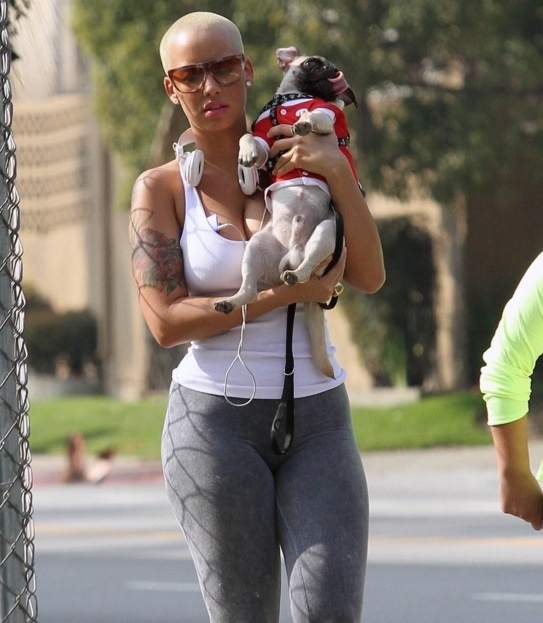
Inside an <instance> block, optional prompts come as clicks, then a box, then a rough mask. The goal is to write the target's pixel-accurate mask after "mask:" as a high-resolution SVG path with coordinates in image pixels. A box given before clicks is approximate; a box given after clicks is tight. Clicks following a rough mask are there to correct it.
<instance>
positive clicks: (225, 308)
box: [214, 301, 234, 314]
mask: <svg viewBox="0 0 543 623" xmlns="http://www.w3.org/2000/svg"><path fill="white" fill-rule="evenodd" d="M214 307H215V311H218V312H222V313H223V314H229V313H230V312H231V311H233V310H234V306H233V305H232V303H230V302H229V301H218V302H217V303H215V305H214Z"/></svg>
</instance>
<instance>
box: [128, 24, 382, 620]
mask: <svg viewBox="0 0 543 623" xmlns="http://www.w3.org/2000/svg"><path fill="white" fill-rule="evenodd" d="M160 53H161V59H162V63H163V66H164V70H165V72H166V77H165V78H164V86H165V90H166V93H167V95H168V97H169V98H170V100H171V101H172V102H173V104H175V105H180V106H181V107H182V109H183V112H184V114H185V116H186V118H187V120H188V122H189V124H190V129H191V131H192V134H193V137H194V142H195V146H196V147H197V148H198V149H199V150H200V152H201V155H202V156H203V175H202V177H201V180H200V181H198V180H197V179H196V181H195V180H194V178H193V177H192V174H190V175H189V173H188V171H187V170H185V168H184V165H185V164H187V162H186V161H185V162H184V163H183V162H181V167H180V163H179V162H178V161H176V160H174V161H172V162H170V163H168V164H166V165H164V166H161V167H158V168H156V169H152V170H150V171H146V172H145V173H143V174H142V175H141V176H140V177H139V178H138V180H137V181H136V184H135V186H134V193H133V201H132V212H131V216H132V241H133V248H134V252H133V266H134V274H135V279H136V285H137V290H138V296H139V301H140V304H141V309H142V312H143V315H144V317H145V319H146V321H147V324H148V325H149V328H150V330H151V332H152V333H153V335H154V337H155V338H156V339H157V341H158V342H159V343H160V344H161V345H163V346H166V347H169V346H173V345H176V344H181V343H184V342H188V341H190V342H191V347H190V349H189V352H188V354H187V355H186V356H185V357H184V358H183V360H182V361H181V363H180V364H179V366H178V367H177V368H176V369H175V370H174V372H173V382H172V386H171V390H170V399H169V405H168V412H167V415H166V422H165V425H164V434H163V441H162V456H163V465H164V474H165V481H166V488H167V491H168V495H169V498H170V501H171V504H172V507H173V509H174V512H175V514H176V516H177V518H178V520H179V523H180V525H181V527H182V529H183V532H184V534H185V537H186V539H187V543H188V545H189V548H190V551H191V554H192V557H193V560H194V563H195V566H196V570H197V573H198V577H199V581H200V586H201V590H202V594H203V597H204V600H205V603H206V607H207V610H208V613H209V617H210V620H211V621H212V622H214V623H218V622H220V623H226V622H235V623H244V622H246V623H249V622H251V623H253V622H254V623H257V622H258V623H268V622H269V623H272V622H277V621H278V617H279V597H280V551H282V553H283V555H284V559H285V564H286V569H287V574H288V578H289V590H290V598H291V609H292V615H293V618H294V620H295V621H296V622H308V621H312V622H313V623H315V622H320V621H322V622H324V621H338V622H339V621H342V622H345V623H347V622H352V623H355V622H356V623H358V621H359V620H360V614H361V605H362V593H363V583H364V572H365V564H366V549H367V513H368V504H367V490H366V484H365V478H364V473H363V470H362V466H361V461H360V456H359V453H358V451H357V448H356V445H355V441H354V436H353V432H352V427H351V423H350V411H349V404H348V398H347V396H346V392H345V389H344V385H343V380H344V371H343V370H341V368H340V367H339V366H338V364H337V361H335V359H333V349H332V348H331V347H330V346H329V354H330V355H331V356H332V360H333V365H334V370H335V377H336V378H334V379H330V378H328V377H324V376H323V375H322V374H320V373H319V372H318V370H317V369H316V368H315V366H314V364H313V362H312V360H311V355H310V348H309V343H308V334H307V327H306V326H305V320H304V315H303V314H302V313H298V314H296V317H295V326H294V334H293V350H294V356H295V362H296V387H295V421H296V434H295V436H294V441H293V443H292V447H291V449H290V450H289V451H288V452H287V453H286V454H285V455H279V454H276V453H274V451H273V449H272V445H271V443H270V428H271V423H272V421H273V418H274V415H275V411H276V409H277V404H278V401H279V398H280V396H281V389H282V385H283V370H284V359H285V323H286V306H288V305H289V304H290V303H300V302H305V301H313V302H325V301H327V300H329V299H330V297H331V295H332V293H333V291H334V288H335V286H336V284H337V283H338V282H339V281H340V279H342V278H343V279H345V280H346V281H348V282H349V283H350V284H351V285H352V286H354V287H355V288H357V289H359V290H361V291H364V292H374V291H376V290H377V289H378V288H379V287H380V286H381V285H382V283H383V280H384V269H383V260H382V252H381V246H380V241H379V236H378V233H377V230H376V227H375V224H374V222H373V220H372V218H371V215H370V213H369V211H368V208H367V205H366V203H365V201H364V198H363V197H362V195H361V193H360V191H359V188H358V185H357V182H356V180H355V179H354V177H353V175H352V174H351V172H350V169H349V163H348V161H347V159H346V158H345V157H344V155H343V154H342V153H341V151H340V149H339V147H338V146H337V141H336V140H335V139H334V138H330V137H327V138H325V137H317V136H309V137H305V138H301V137H292V138H288V139H281V140H278V141H277V142H276V144H275V147H274V152H273V153H272V155H275V154H277V153H279V152H280V151H281V152H284V154H283V155H282V156H281V157H280V158H279V160H278V163H277V165H276V171H277V172H279V173H285V172H288V171H290V170H292V169H294V168H300V167H301V168H304V169H307V170H310V171H314V172H316V173H321V174H322V175H324V176H325V177H326V179H327V181H328V183H329V186H330V189H331V193H332V198H333V201H334V203H335V205H336V208H337V209H338V211H340V212H341V214H342V216H343V219H344V222H345V232H346V245H345V246H346V249H347V250H348V253H347V252H346V250H344V251H343V253H342V255H341V258H340V260H339V261H338V262H337V264H336V265H335V266H334V267H333V268H332V269H331V270H330V271H329V272H328V273H327V274H326V275H325V276H324V277H321V278H318V277H316V276H312V277H311V279H310V280H309V282H307V283H304V284H298V285H295V286H286V285H280V286H277V287H273V288H270V289H268V290H263V291H260V292H259V294H258V298H257V300H256V301H255V302H254V303H251V304H250V305H248V306H247V307H246V310H241V311H240V310H236V311H234V312H232V314H229V315H225V314H221V313H218V312H216V311H215V310H214V306H213V305H214V303H215V302H216V301H218V300H220V299H221V298H222V297H223V296H224V294H225V293H232V292H234V291H236V290H237V289H238V287H239V285H240V283H241V275H240V265H241V257H242V255H243V249H244V242H243V241H244V240H247V239H249V238H250V237H251V235H253V234H254V233H256V232H257V231H258V230H259V229H260V227H261V226H262V224H263V223H264V222H266V220H267V219H268V214H267V212H266V209H265V206H264V201H263V197H262V194H261V193H257V194H255V195H252V196H249V197H248V196H246V195H244V194H243V192H242V191H241V189H240V186H239V183H238V175H237V154H238V141H239V138H240V136H241V135H242V134H243V133H245V132H246V114H245V102H246V91H247V88H248V87H249V86H250V85H251V83H252V80H253V74H254V72H253V66H252V64H251V61H250V60H249V59H248V58H246V57H245V56H244V51H243V44H242V41H241V37H240V33H239V31H238V29H237V28H236V27H235V26H234V24H232V22H230V21H229V20H227V19H225V18H223V17H221V16H219V15H215V14H212V13H203V12H198V13H192V14H188V15H185V16H184V17H182V18H181V19H179V20H178V21H177V22H175V23H174V24H173V25H172V26H171V27H170V28H169V29H168V31H167V32H166V34H165V35H164V37H163V40H162V43H161V47H160ZM289 130H290V128H289V127H287V126H281V125H280V126H278V127H277V128H276V129H274V133H275V135H277V136H279V135H286V136H289V135H290V134H291V132H290V131H289ZM181 160H182V156H181ZM192 164H194V163H192ZM180 168H181V170H180ZM186 168H187V169H188V168H189V167H188V165H187V167H186ZM191 168H194V167H192V165H191ZM197 169H198V170H200V167H199V166H198V167H197ZM182 178H183V179H182ZM196 184H197V188H196V187H195V186H196ZM236 405H244V406H236Z"/></svg>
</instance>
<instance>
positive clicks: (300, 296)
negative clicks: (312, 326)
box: [289, 248, 347, 303]
mask: <svg viewBox="0 0 543 623" xmlns="http://www.w3.org/2000/svg"><path fill="white" fill-rule="evenodd" d="M331 259H332V257H331V256H330V257H329V258H327V259H326V260H325V261H324V262H322V264H320V265H319V266H317V268H316V269H315V271H314V273H313V274H312V275H311V278H310V279H309V281H306V282H305V283H300V284H297V285H296V286H289V288H292V293H293V296H294V297H295V300H296V302H300V303H302V302H303V303H327V302H328V301H329V300H330V299H331V298H332V296H333V295H334V291H335V290H336V286H337V285H338V284H339V283H341V279H342V278H343V271H344V270H345V262H346V260H347V249H345V248H343V251H342V253H341V255H340V257H339V260H338V261H337V263H336V264H335V265H334V266H333V267H332V268H331V269H330V271H329V272H328V273H326V275H322V276H321V277H319V275H318V273H320V272H321V271H322V270H324V269H325V268H326V267H327V266H328V264H329V263H330V260H331Z"/></svg>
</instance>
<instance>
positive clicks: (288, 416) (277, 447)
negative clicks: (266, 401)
mask: <svg viewBox="0 0 543 623" xmlns="http://www.w3.org/2000/svg"><path fill="white" fill-rule="evenodd" d="M295 314H296V303H291V304H290V305H289V306H288V308H287V339H286V349H285V350H286V353H285V372H284V375H285V380H284V382H283V394H282V395H281V401H280V403H279V406H278V407H277V411H276V413H275V417H274V419H273V424H272V429H271V442H272V446H273V451H274V452H275V454H285V453H286V452H287V451H288V449H289V448H290V446H291V444H292V438H293V437H294V356H293V354H292V332H293V328H294V316H295ZM283 421H284V423H285V432H284V434H283V435H282V438H283V439H282V441H280V437H281V435H280V432H281V427H282V424H283Z"/></svg>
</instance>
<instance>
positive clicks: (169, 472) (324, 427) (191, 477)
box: [162, 383, 368, 623]
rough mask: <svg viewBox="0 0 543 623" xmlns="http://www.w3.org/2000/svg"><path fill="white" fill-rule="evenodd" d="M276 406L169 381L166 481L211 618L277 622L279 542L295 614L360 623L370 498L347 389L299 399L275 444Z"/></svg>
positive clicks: (299, 618) (317, 621)
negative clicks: (285, 441)
mask: <svg viewBox="0 0 543 623" xmlns="http://www.w3.org/2000/svg"><path fill="white" fill-rule="evenodd" d="M276 408H277V401H276V400H253V401H252V403H251V404H250V405H249V406H246V407H239V408H238V407H233V406H231V405H229V404H228V403H227V402H226V401H225V399H224V398H223V397H222V396H212V395H208V394H204V393H200V392H195V391H192V390H189V389H186V388H184V387H181V386H179V385H177V384H176V383H173V385H172V387H171V390H170V402H169V407H168V412H167V415H166V422H165V426H164V434H163V439H162V460H163V465H164V475H165V480H166V489H167V492H168V496H169V499H170V502H171V504H172V507H173V510H174V512H175V515H176V517H177V519H178V521H179V523H180V525H181V527H182V530H183V532H184V534H185V537H186V539H187V543H188V546H189V548H190V551H191V554H192V558H193V560H194V564H195V566H196V571H197V574H198V578H199V582H200V587H201V590H202V594H203V597H204V601H205V604H206V607H207V611H208V614H209V619H210V621H211V623H277V621H278V620H279V597H280V583H281V573H280V560H281V559H280V551H282V552H283V556H284V560H285V567H286V572H287V577H288V582H289V593H290V603H291V612H292V617H293V620H294V621H295V623H359V621H360V617H361V611H362V596H363V589H364V577H365V569H366V555H367V539H368V499H367V487H366V480H365V476H364V471H363V469H362V462H361V460H360V454H359V452H358V449H357V447H356V444H355V441H354V435H353V431H352V425H351V417H350V407H349V401H348V398H347V393H346V391H345V388H344V387H343V386H341V387H338V388H337V389H334V390H331V391H328V392H325V393H321V394H318V395H316V396H312V397H308V398H298V399H296V403H295V412H294V413H295V415H294V418H295V423H294V431H295V432H294V441H293V444H292V447H291V449H290V450H289V451H288V453H287V454H286V455H284V456H279V455H276V454H274V452H273V450H272V446H271V443H270V428H271V423H272V421H273V417H274V414H275V410H276Z"/></svg>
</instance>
